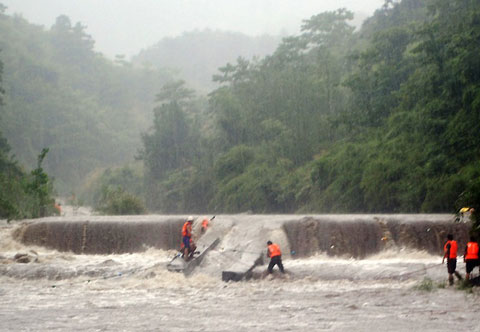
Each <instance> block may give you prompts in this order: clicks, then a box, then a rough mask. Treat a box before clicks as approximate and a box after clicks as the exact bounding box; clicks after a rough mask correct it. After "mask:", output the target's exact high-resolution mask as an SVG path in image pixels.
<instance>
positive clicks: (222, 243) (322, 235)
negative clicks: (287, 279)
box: [14, 214, 470, 281]
mask: <svg viewBox="0 0 480 332" xmlns="http://www.w3.org/2000/svg"><path fill="white" fill-rule="evenodd" d="M185 218H186V216H160V215H147V216H115V217H112V216H87V217H71V218H67V217H56V218H44V219H38V220H27V221H25V222H23V223H22V225H20V226H19V227H17V228H16V229H15V231H14V232H15V233H14V237H15V238H16V239H17V240H18V241H21V242H23V243H24V244H27V245H39V246H44V247H48V248H53V249H56V250H59V251H70V252H73V253H76V254H121V253H132V252H140V251H144V250H146V249H147V248H149V247H153V248H158V249H178V248H179V245H180V241H181V234H180V232H181V227H182V225H183V222H184V220H185ZM200 222H201V221H200V218H198V219H197V221H196V222H195V223H194V237H195V238H196V240H198V241H199V242H202V241H205V242H208V241H207V240H209V239H216V238H218V239H219V243H218V245H216V247H215V250H211V252H208V253H206V255H205V258H204V259H203V261H202V262H201V264H199V266H198V267H197V270H202V269H205V270H209V271H211V270H212V269H215V271H216V272H218V273H220V272H221V273H222V279H223V280H224V281H230V280H231V281H238V280H242V279H248V277H249V276H250V275H251V273H252V270H253V269H254V268H255V267H256V266H258V265H261V264H263V261H264V260H265V262H268V258H266V257H265V253H266V242H267V241H268V240H271V241H273V242H276V243H278V244H279V245H280V247H281V249H282V252H283V255H282V256H283V257H284V259H288V258H301V257H307V256H310V255H313V254H316V253H319V252H323V253H326V254H327V255H331V256H342V257H352V258H355V259H362V258H365V257H367V256H369V255H372V254H376V253H379V252H381V251H383V250H389V249H395V248H398V249H401V248H411V249H414V250H424V251H426V252H429V253H431V254H438V255H441V254H442V250H443V244H444V242H445V238H446V235H447V234H449V233H452V234H454V236H455V238H456V239H457V241H458V243H459V248H463V246H465V244H466V242H467V240H468V231H469V230H470V224H468V223H456V222H455V216H454V215H450V214H403V215H401V214H398V215H387V214H383V215H380V214H379V215H373V214H371V215H360V214H359V215H355V214H350V215H347V214H345V215H217V216H216V218H215V220H214V221H212V222H211V223H210V227H209V229H208V230H207V232H206V233H205V234H202V233H201V232H200ZM209 258H210V259H209ZM286 268H287V270H288V264H286Z"/></svg>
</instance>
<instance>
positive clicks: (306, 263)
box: [0, 215, 480, 331]
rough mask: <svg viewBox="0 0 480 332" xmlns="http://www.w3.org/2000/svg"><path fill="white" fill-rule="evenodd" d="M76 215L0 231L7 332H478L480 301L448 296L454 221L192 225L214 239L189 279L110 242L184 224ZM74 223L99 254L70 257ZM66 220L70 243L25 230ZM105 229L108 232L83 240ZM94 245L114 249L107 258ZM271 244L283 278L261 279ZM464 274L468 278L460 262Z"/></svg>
mask: <svg viewBox="0 0 480 332" xmlns="http://www.w3.org/2000/svg"><path fill="white" fill-rule="evenodd" d="M75 218H76V219H75ZM75 218H73V219H72V218H71V219H68V217H61V218H56V219H55V220H53V219H47V220H43V221H42V220H39V221H26V222H16V223H13V222H12V224H7V223H6V222H5V221H2V222H1V234H0V235H1V238H0V262H1V264H0V280H1V283H0V297H1V299H2V301H1V302H0V322H1V324H0V330H1V331H71V330H76V331H266V330H270V329H271V330H275V331H304V330H310V331H322V330H330V331H386V330H388V331H406V330H412V331H420V330H421V331H447V330H452V329H455V330H470V331H480V327H479V325H478V318H477V317H478V300H479V295H478V292H477V291H476V290H474V291H473V292H466V291H461V290H457V289H456V287H449V286H446V279H447V271H446V267H445V265H441V258H442V256H441V255H442V252H441V250H440V251H438V246H439V245H437V244H436V242H435V241H440V242H441V241H443V237H444V235H445V234H444V233H445V232H450V231H452V232H453V231H456V232H458V233H462V232H464V229H466V227H463V228H462V227H461V226H458V225H456V224H454V223H453V221H451V220H450V219H451V218H452V216H443V215H441V216H427V215H423V216H413V215H412V216H403V217H402V216H354V215H345V216H257V215H256V216H250V215H235V216H217V217H216V218H215V220H214V221H212V222H211V225H210V228H209V229H208V230H207V232H206V234H205V235H203V236H200V232H199V227H198V223H197V225H195V227H194V236H196V240H198V241H199V242H200V241H202V237H204V239H207V240H208V237H210V238H220V242H219V244H218V245H217V246H216V247H215V248H214V249H212V250H211V251H210V252H209V253H208V254H207V255H205V258H204V259H203V261H202V262H201V264H200V265H199V266H198V267H197V268H196V269H195V270H194V271H193V273H192V274H191V275H190V276H189V277H186V276H185V275H184V274H182V273H177V272H169V271H168V270H167V268H166V266H167V264H168V263H169V262H170V260H171V259H172V258H173V257H174V256H175V255H176V254H177V252H178V251H177V250H176V249H175V248H174V247H172V248H168V245H167V246H166V244H165V243H157V244H155V243H148V241H147V244H142V246H140V247H138V246H136V245H133V244H132V242H131V239H126V238H125V235H122V239H123V241H124V242H123V243H125V245H127V244H128V246H130V247H129V248H135V250H133V249H128V250H123V249H122V248H120V247H119V246H118V245H117V244H118V243H120V242H121V241H120V240H118V241H117V242H112V241H111V238H109V236H114V235H112V233H115V231H112V229H116V228H121V227H122V225H124V224H125V223H137V224H135V225H137V226H138V228H139V229H145V228H147V231H148V227H152V228H151V229H150V232H153V233H154V232H155V231H154V226H149V225H152V224H155V225H156V224H158V223H167V221H171V222H173V224H169V226H168V227H167V228H164V229H163V231H162V232H166V229H172V236H173V234H176V233H177V232H178V233H179V232H180V229H179V228H178V227H177V228H176V227H172V225H176V219H178V220H180V222H181V221H182V220H183V219H184V217H183V216H141V217H138V220H139V221H135V220H133V219H135V218H133V217H116V218H106V217H94V216H84V217H83V216H81V217H78V216H77V217H75ZM82 218H86V219H85V220H87V219H88V229H86V228H85V227H79V228H78V229H79V232H80V233H81V234H80V235H79V236H78V237H79V241H80V242H79V243H81V244H82V245H79V246H78V248H79V249H78V250H81V249H82V248H83V250H84V251H88V246H90V248H93V247H95V248H99V249H96V250H98V251H102V253H99V252H98V253H91V252H90V253H88V254H87V253H85V252H83V253H82V252H75V250H74V249H70V250H64V249H65V248H64V245H63V244H61V243H60V242H61V241H62V239H65V238H71V239H72V241H74V239H75V238H76V235H75V234H70V233H68V232H72V230H74V229H75V227H67V226H69V225H68V222H70V223H75V222H80V220H83V219H82ZM107 219H108V221H107ZM415 219H417V221H415ZM62 220H63V222H64V223H65V224H64V226H62V227H63V228H62V229H65V230H64V232H67V233H68V234H67V233H65V234H63V235H61V236H59V237H55V239H56V241H57V242H58V246H56V245H55V241H54V240H52V239H53V238H52V237H50V240H49V236H48V231H46V230H45V229H46V228H42V227H47V226H41V227H40V226H38V227H40V228H33V229H30V228H29V227H32V226H33V225H40V224H41V223H42V222H46V225H48V227H50V228H48V227H47V228H48V229H49V230H50V231H51V232H54V233H55V234H57V235H58V234H59V233H58V232H59V231H58V230H55V229H56V228H54V227H57V226H58V225H59V224H56V223H61V222H62ZM172 220H173V221H172ZM198 220H199V219H198ZM371 220H373V221H371ZM82 222H83V221H82ZM97 222H98V223H99V224H100V225H101V226H98V229H97V228H96V227H97V226H96V225H97V224H96V223H97ZM104 222H107V224H108V226H109V227H108V229H109V232H108V234H107V233H105V234H103V235H102V234H97V236H96V237H93V235H89V234H88V232H96V233H98V232H99V231H100V229H105V224H103V223H104ZM52 225H54V226H52ZM65 225H66V226H65ZM401 225H407V226H405V227H403V226H401ZM439 225H441V226H439ZM52 227H53V228H52ZM128 227H129V228H128V229H129V232H130V233H132V232H135V228H131V224H128ZM412 227H413V228H414V229H415V232H412V231H411V228H412ZM39 229H40V230H41V231H40V230H39ZM29 232H33V233H31V234H30V235H28V234H29ZM138 232H140V233H138V234H136V235H134V238H135V239H137V241H140V240H141V239H139V238H140V236H139V234H143V233H142V232H143V230H141V231H138ZM324 233H328V241H327V238H325V237H324V236H325V235H324ZM432 233H434V234H432ZM32 234H35V235H32ZM122 234H123V233H122ZM115 236H119V235H115ZM175 236H176V237H175V241H177V240H178V236H177V235H175ZM459 236H460V235H459ZM463 236H464V234H463V233H462V234H461V237H463ZM34 237H38V238H39V239H37V240H38V241H37V242H38V243H41V244H43V245H38V244H34V242H35V241H33V240H32V238H34ZM93 238H95V239H97V240H96V241H102V239H103V241H105V242H108V243H113V244H112V247H111V248H110V249H111V250H110V252H103V251H108V250H107V249H106V247H105V246H103V247H102V246H98V245H95V244H94V242H92V241H93V240H89V239H93ZM431 239H435V240H431ZM267 240H272V241H274V242H276V243H278V244H279V245H280V247H281V248H282V252H283V264H284V266H285V269H286V274H285V275H282V274H280V273H279V272H278V268H277V267H276V268H275V269H274V273H273V274H272V275H268V276H267V275H266V274H265V271H266V268H267V265H266V264H263V265H255V264H254V261H255V260H256V259H257V258H258V257H260V256H261V257H263V258H264V263H268V258H267V257H265V256H266V255H265V253H266V241H267ZM163 241H164V242H165V241H166V240H163ZM175 241H173V242H175ZM422 241H423V242H424V243H423V245H424V249H421V247H422ZM432 241H433V242H432ZM169 242H170V240H169ZM179 242H180V240H178V242H175V243H178V244H179ZM327 242H328V243H327ZM356 242H358V243H357V244H355V243H356ZM25 243H27V244H25ZM62 243H63V242H62ZM75 248H77V247H75ZM139 248H140V249H139ZM91 250H93V249H91ZM15 257H17V258H18V257H24V258H25V257H26V260H25V261H28V263H27V262H25V263H20V262H19V261H18V259H17V260H15ZM252 267H253V269H252V270H251V273H250V274H249V278H243V279H242V281H240V282H233V281H229V282H224V281H222V272H224V271H232V270H233V271H246V270H248V269H250V268H252ZM458 271H460V272H461V273H462V274H464V272H465V266H464V264H463V263H462V260H461V259H459V264H458ZM474 274H475V275H478V270H477V269H475V273H474ZM428 285H433V287H432V288H433V289H432V290H428V289H429V288H428V287H426V286H428ZM425 289H426V290H425Z"/></svg>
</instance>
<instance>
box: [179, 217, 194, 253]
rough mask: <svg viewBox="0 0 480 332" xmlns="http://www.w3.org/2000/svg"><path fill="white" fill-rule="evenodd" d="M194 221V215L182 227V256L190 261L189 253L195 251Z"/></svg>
mask: <svg viewBox="0 0 480 332" xmlns="http://www.w3.org/2000/svg"><path fill="white" fill-rule="evenodd" d="M192 223H193V217H192V216H189V217H188V218H187V221H186V222H185V223H184V224H183V227H182V252H183V255H182V257H183V258H184V259H185V260H186V261H188V258H189V254H190V253H191V252H193V251H194V249H193V248H192V247H193V246H194V244H193V243H192V242H193V241H192Z"/></svg>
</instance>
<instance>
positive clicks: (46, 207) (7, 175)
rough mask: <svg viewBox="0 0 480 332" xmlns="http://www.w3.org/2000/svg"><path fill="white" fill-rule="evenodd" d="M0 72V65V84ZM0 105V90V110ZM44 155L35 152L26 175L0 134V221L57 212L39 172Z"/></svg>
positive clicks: (43, 175)
mask: <svg viewBox="0 0 480 332" xmlns="http://www.w3.org/2000/svg"><path fill="white" fill-rule="evenodd" d="M2 70H3V64H2V63H1V62H0V83H1V82H2ZM3 106H4V104H3V89H2V88H1V87H0V111H1V110H2V109H3ZM0 115H1V112H0ZM0 121H2V117H1V116H0ZM47 153H48V149H43V150H42V151H41V152H39V155H38V157H37V167H36V168H35V169H34V170H32V171H31V172H30V173H27V172H26V171H25V170H24V169H23V168H22V167H21V166H20V165H19V164H18V163H17V161H16V160H15V158H14V157H13V156H12V155H11V154H10V146H9V144H8V142H7V140H6V139H5V138H4V137H3V134H2V132H1V131H0V219H5V218H6V219H21V218H38V217H45V216H48V215H52V214H54V213H58V210H56V209H55V200H54V198H53V186H52V182H51V180H50V178H49V177H48V175H47V174H46V173H45V172H44V171H43V169H42V163H43V161H44V159H45V157H46V156H47Z"/></svg>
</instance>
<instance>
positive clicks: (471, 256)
mask: <svg viewBox="0 0 480 332" xmlns="http://www.w3.org/2000/svg"><path fill="white" fill-rule="evenodd" d="M463 261H464V262H465V263H466V271H467V273H466V274H465V279H466V280H469V279H470V273H471V272H472V271H473V269H474V268H475V266H477V265H478V243H477V241H475V238H474V237H473V236H470V242H468V243H467V245H466V247H465V254H464V255H463Z"/></svg>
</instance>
